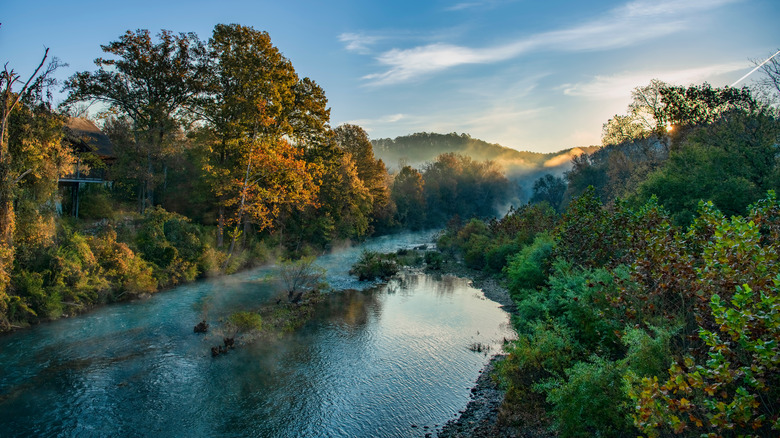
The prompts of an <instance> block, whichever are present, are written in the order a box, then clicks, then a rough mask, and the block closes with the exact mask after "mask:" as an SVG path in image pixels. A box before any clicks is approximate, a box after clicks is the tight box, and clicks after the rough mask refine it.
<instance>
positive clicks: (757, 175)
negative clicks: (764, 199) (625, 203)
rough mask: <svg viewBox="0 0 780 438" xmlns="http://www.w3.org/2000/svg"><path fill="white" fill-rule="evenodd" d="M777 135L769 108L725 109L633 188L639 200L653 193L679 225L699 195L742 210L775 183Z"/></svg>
mask: <svg viewBox="0 0 780 438" xmlns="http://www.w3.org/2000/svg"><path fill="white" fill-rule="evenodd" d="M779 140H780V123H778V119H777V117H776V115H774V114H773V112H772V111H767V110H762V111H758V112H755V113H746V112H743V111H733V112H729V113H727V114H724V115H723V116H722V117H721V118H720V119H719V120H718V121H717V122H715V123H712V124H710V125H708V126H702V127H699V128H696V129H694V130H693V131H692V132H691V133H690V134H689V135H688V136H687V138H686V140H685V141H684V142H683V143H681V144H680V145H679V146H678V147H677V148H676V150H675V151H673V152H672V154H671V156H670V158H669V161H668V162H667V163H666V165H665V166H664V167H663V168H662V169H660V170H658V171H656V172H655V173H652V174H650V175H649V177H648V179H647V180H646V181H645V182H643V183H642V184H640V185H639V187H638V189H637V193H638V194H639V197H640V198H641V199H647V198H649V197H650V196H651V195H656V196H657V197H658V200H659V201H660V202H661V203H662V204H663V205H664V206H665V207H666V208H667V209H669V210H670V212H671V213H672V214H673V215H674V218H675V221H676V222H678V223H681V224H685V223H688V222H689V221H690V220H691V219H692V218H693V216H694V214H695V212H696V209H697V208H698V204H699V201H701V200H705V201H709V200H711V201H713V202H714V203H715V205H716V206H717V207H718V208H719V209H720V210H721V211H723V212H724V213H726V214H727V215H742V214H744V213H745V209H746V207H747V206H748V205H749V204H751V203H752V202H755V201H757V200H758V199H759V198H760V197H761V196H762V194H763V193H766V191H767V190H773V189H774V190H776V189H778V188H780V183H779V182H778V181H780V163H779V162H778V158H777V146H776V145H777V144H778V141H779Z"/></svg>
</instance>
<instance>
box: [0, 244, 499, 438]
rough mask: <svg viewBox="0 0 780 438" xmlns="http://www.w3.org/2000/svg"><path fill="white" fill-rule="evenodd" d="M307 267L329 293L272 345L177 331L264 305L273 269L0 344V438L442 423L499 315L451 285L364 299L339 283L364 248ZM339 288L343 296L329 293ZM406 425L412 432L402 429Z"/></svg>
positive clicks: (322, 432) (433, 281) (387, 289)
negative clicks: (226, 343)
mask: <svg viewBox="0 0 780 438" xmlns="http://www.w3.org/2000/svg"><path fill="white" fill-rule="evenodd" d="M431 236H432V233H430V232H429V233H417V234H410V235H404V236H398V237H385V238H379V239H375V240H372V241H370V242H368V243H366V244H365V245H360V246H353V247H351V248H345V249H343V250H341V251H337V252H334V253H333V254H330V255H327V256H323V257H321V258H320V259H319V260H318V263H319V264H320V265H321V266H323V267H325V268H327V269H328V281H329V283H330V284H331V285H333V287H351V286H350V285H356V286H361V287H360V288H359V289H361V290H357V289H358V288H356V290H352V291H347V292H343V293H337V294H332V295H330V296H329V297H328V298H327V299H326V300H325V301H324V302H323V303H322V304H321V305H320V306H318V307H317V309H316V311H315V317H314V318H313V320H312V321H311V322H310V323H309V324H307V325H306V326H304V327H303V328H302V329H301V330H299V331H298V332H296V333H294V334H292V335H290V336H286V337H284V338H283V339H282V340H280V341H277V342H256V343H253V344H249V345H245V346H242V347H240V348H238V349H236V350H233V351H231V352H230V353H229V354H227V355H224V356H221V357H218V358H211V357H210V354H209V347H210V346H211V345H215V344H217V343H219V341H220V340H221V339H218V335H217V334H215V333H210V334H208V335H206V336H199V335H196V334H194V333H193V332H192V328H193V326H194V324H195V323H196V322H198V321H199V320H200V319H201V317H202V315H203V311H204V307H207V308H208V309H209V316H208V318H209V322H210V323H211V324H212V327H215V326H216V325H217V324H216V321H217V319H218V318H219V316H224V315H227V314H229V313H231V312H234V311H236V310H243V309H251V308H252V307H253V306H257V305H259V304H260V303H262V302H264V301H267V300H268V299H270V298H271V297H273V296H274V294H275V291H274V290H273V286H272V284H273V282H270V281H265V280H264V279H265V278H267V277H268V276H269V275H273V268H270V267H269V268H262V269H258V270H254V271H251V272H245V273H241V274H238V275H234V276H231V277H225V278H219V279H214V280H207V281H202V282H198V283H195V284H191V285H186V286H182V287H179V288H177V289H175V290H172V291H168V292H164V293H161V294H158V295H156V296H154V297H152V298H150V299H148V300H146V301H142V302H136V303H125V304H118V305H112V306H108V307H105V308H102V309H99V310H97V311H95V312H93V313H90V314H88V315H85V316H83V317H79V318H72V319H66V320H60V321H56V322H53V323H49V324H43V325H40V326H37V327H34V328H32V329H29V330H23V331H21V332H18V333H14V334H11V335H8V336H4V337H1V338H0V427H2V429H0V430H2V432H0V434H2V436H79V437H81V436H274V437H275V436H282V437H284V436H287V437H297V436H344V437H347V436H349V437H352V436H399V437H400V436H415V435H419V436H422V435H423V434H424V432H425V431H424V429H423V426H429V428H430V429H429V430H431V431H433V429H434V428H435V427H436V425H438V426H441V425H443V424H444V422H446V421H447V420H449V419H451V418H454V414H455V413H457V411H458V410H460V409H463V408H464V407H465V405H466V403H467V401H468V399H469V389H470V387H471V386H472V385H473V382H474V381H475V380H476V378H477V376H478V373H479V370H480V369H481V368H482V366H484V364H485V363H486V362H487V360H488V357H487V356H485V355H484V354H481V353H476V352H474V351H471V350H470V349H469V346H470V345H472V344H474V343H481V344H483V345H491V346H492V347H491V348H492V349H493V350H492V351H495V350H496V349H498V348H499V347H500V344H501V341H502V340H503V339H504V338H510V337H512V336H513V332H512V329H511V326H510V324H509V318H508V315H507V314H506V313H505V312H504V311H503V310H501V309H500V308H499V306H498V304H496V303H494V302H492V301H489V300H487V299H485V298H484V296H483V294H482V293H481V291H479V290H476V289H473V288H472V287H470V285H469V282H468V281H467V280H465V279H460V278H455V277H448V276H445V277H442V278H435V277H433V276H430V275H426V274H407V275H403V276H400V277H398V278H394V279H393V280H392V281H390V282H389V283H388V284H387V285H384V286H381V287H379V288H376V289H367V288H366V284H365V283H364V284H360V283H359V282H356V281H355V280H354V279H352V278H350V277H349V275H348V273H347V272H348V270H349V267H350V266H351V264H352V263H353V262H354V261H355V260H356V259H357V257H358V256H359V254H360V252H361V251H362V250H363V249H364V248H368V249H371V250H382V251H393V250H396V249H398V248H401V247H412V246H416V245H419V244H422V243H426V242H429V241H430V238H431ZM339 285H344V286H339ZM412 424H414V425H417V426H418V428H417V429H413V428H411V425H412Z"/></svg>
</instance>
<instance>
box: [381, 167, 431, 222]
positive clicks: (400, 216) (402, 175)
mask: <svg viewBox="0 0 780 438" xmlns="http://www.w3.org/2000/svg"><path fill="white" fill-rule="evenodd" d="M390 195H391V197H392V199H393V202H395V205H396V213H395V218H396V221H398V223H399V224H401V225H402V226H405V227H409V228H411V229H413V230H419V229H420V228H422V227H423V225H424V224H425V210H426V206H425V182H424V181H423V177H422V174H421V173H420V172H419V171H418V170H417V169H414V168H412V167H410V166H404V167H402V168H401V170H400V171H399V172H398V175H396V176H395V178H394V179H393V187H392V190H391V192H390Z"/></svg>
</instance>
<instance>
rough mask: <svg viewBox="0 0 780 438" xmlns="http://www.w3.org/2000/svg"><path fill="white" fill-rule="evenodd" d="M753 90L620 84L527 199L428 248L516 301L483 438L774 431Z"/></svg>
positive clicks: (767, 208) (763, 145)
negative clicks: (485, 276)
mask: <svg viewBox="0 0 780 438" xmlns="http://www.w3.org/2000/svg"><path fill="white" fill-rule="evenodd" d="M778 71H779V70H778V64H777V63H774V64H771V65H770V66H768V67H766V68H765V69H764V73H765V74H767V75H768V76H770V77H774V78H777V73H778ZM763 83H764V84H768V85H769V86H768V87H767V86H765V87H763V88H760V89H758V90H754V91H751V90H750V89H748V88H742V89H736V88H731V87H724V88H715V87H712V86H710V85H709V84H703V85H694V86H689V87H680V86H671V85H668V84H665V83H663V82H660V81H652V82H651V83H650V84H649V85H647V86H641V87H637V88H636V89H635V90H634V93H633V102H632V103H631V105H630V106H629V108H628V112H627V114H625V115H616V116H615V117H614V118H613V119H611V120H609V121H608V122H607V123H605V124H604V131H603V141H604V144H603V147H602V148H601V149H599V150H598V151H596V152H594V153H593V154H590V155H582V156H580V157H578V158H576V159H575V160H574V166H573V168H572V169H571V170H569V171H568V172H566V173H565V175H564V176H563V177H556V176H553V175H547V176H545V177H543V178H541V179H539V180H537V181H536V183H535V184H534V188H533V192H534V193H533V198H532V200H531V201H532V202H531V203H529V204H527V205H524V206H521V207H520V208H516V209H512V210H511V211H510V212H509V214H507V215H506V216H505V217H503V218H501V219H494V220H489V221H484V220H477V219H475V220H471V221H468V222H465V223H461V224H455V223H451V224H450V225H449V226H448V228H447V231H446V232H445V233H444V234H443V235H442V236H441V237H440V239H439V247H440V248H441V249H442V250H443V251H445V252H450V253H451V254H457V255H459V256H460V257H462V258H463V261H464V263H466V264H468V265H469V266H471V267H473V268H476V269H480V270H483V271H486V272H488V273H493V275H495V276H496V277H497V278H499V279H501V280H502V281H504V282H505V284H506V286H507V288H508V289H509V291H510V293H511V295H512V298H513V300H514V302H515V304H516V306H517V309H516V313H515V315H514V316H513V322H514V325H515V328H516V330H517V332H518V335H519V339H518V340H517V341H514V342H511V343H509V344H508V347H507V351H508V356H507V358H506V359H505V360H504V361H503V362H501V363H500V364H499V368H500V370H499V372H498V374H497V376H496V378H497V379H498V381H499V382H500V384H501V385H502V386H503V387H504V388H505V389H506V391H507V392H506V396H505V399H504V402H503V404H502V407H501V410H500V412H499V424H500V425H501V429H500V430H497V431H496V434H497V435H498V434H503V435H507V436H511V435H512V433H513V431H514V433H520V432H521V431H524V430H543V431H548V432H550V433H554V434H558V435H560V436H567V437H575V436H615V437H619V436H638V435H642V436H650V437H660V436H711V437H717V436H755V437H763V436H775V435H777V433H778V430H780V405H778V400H780V392H778V388H780V381H778V376H780V373H778V371H780V345H779V344H780V301H778V290H779V289H780V263H779V261H778V254H780V240H779V239H780V228H779V227H780V201H778V198H777V190H778V189H779V188H780V149H778V145H779V144H780V123H778V122H779V120H778V111H777V102H778V98H779V97H780V89H778V88H777V87H776V84H777V81H776V80H774V81H765V82H763ZM755 91H759V92H760V93H756V92H755ZM756 94H758V95H759V96H763V97H762V98H761V99H759V98H756V97H755V95H756ZM767 96H768V98H767Z"/></svg>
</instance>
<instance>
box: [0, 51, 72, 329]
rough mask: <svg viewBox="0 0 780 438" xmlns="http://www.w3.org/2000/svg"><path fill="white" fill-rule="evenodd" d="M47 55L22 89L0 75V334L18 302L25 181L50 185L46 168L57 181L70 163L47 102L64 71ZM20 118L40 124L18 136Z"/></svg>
mask: <svg viewBox="0 0 780 438" xmlns="http://www.w3.org/2000/svg"><path fill="white" fill-rule="evenodd" d="M48 55H49V49H46V50H45V52H44V54H43V57H42V58H41V62H40V64H39V65H38V67H37V68H36V69H35V71H34V72H33V74H32V75H30V77H29V78H28V79H27V80H26V81H25V82H24V83H23V84H22V79H21V76H20V75H19V74H18V73H16V72H15V71H14V70H13V69H11V70H9V69H8V65H7V64H6V65H5V67H4V68H3V70H2V72H0V329H4V328H7V327H8V323H9V322H8V320H7V313H6V311H7V309H8V304H9V302H11V301H13V300H14V298H13V297H10V296H9V295H8V287H9V283H10V280H11V270H12V268H13V264H14V258H15V256H16V245H15V243H16V242H15V240H14V238H15V234H16V233H15V232H16V228H17V227H16V225H17V220H16V219H17V217H16V210H15V204H16V201H17V200H18V197H19V185H20V183H21V182H22V181H23V179H24V178H26V177H29V178H36V179H37V178H41V177H44V176H48V177H49V178H50V179H51V177H52V175H50V174H47V173H46V172H44V173H39V170H40V169H41V168H42V167H43V168H46V167H48V166H49V165H50V164H53V165H54V177H56V176H57V175H58V173H59V167H58V165H61V164H64V163H65V162H69V159H68V157H67V156H65V155H64V154H62V153H61V152H62V150H61V149H60V144H59V139H60V137H61V135H62V132H61V131H60V130H59V129H57V128H58V127H61V126H62V120H61V119H57V118H56V117H54V116H53V115H52V114H51V111H50V108H49V106H48V104H47V103H45V102H44V99H43V97H44V94H45V93H47V92H48V89H49V87H50V86H51V85H53V84H54V81H53V79H52V78H51V74H52V73H53V72H54V70H56V68H57V67H58V66H59V65H60V64H59V62H58V61H57V59H56V58H54V59H53V60H52V61H51V62H50V63H49V64H48V65H47V66H46V67H44V65H46V60H47V59H48ZM19 84H22V88H21V89H20V90H19V91H16V92H15V91H14V90H13V88H14V86H17V85H19ZM20 113H24V114H20ZM17 115H20V117H33V118H36V119H34V120H28V121H33V122H35V123H33V124H32V125H28V126H26V127H23V126H20V125H21V124H17V127H18V128H20V129H18V130H16V129H14V117H15V116H17ZM18 121H19V120H17V122H18ZM58 123H59V125H58ZM25 129H26V131H25ZM22 135H24V138H21V136H22ZM49 168H50V167H49ZM17 298H18V297H17Z"/></svg>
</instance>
